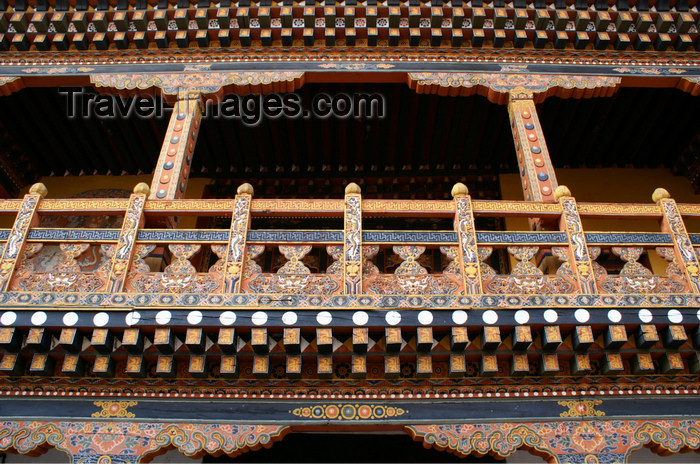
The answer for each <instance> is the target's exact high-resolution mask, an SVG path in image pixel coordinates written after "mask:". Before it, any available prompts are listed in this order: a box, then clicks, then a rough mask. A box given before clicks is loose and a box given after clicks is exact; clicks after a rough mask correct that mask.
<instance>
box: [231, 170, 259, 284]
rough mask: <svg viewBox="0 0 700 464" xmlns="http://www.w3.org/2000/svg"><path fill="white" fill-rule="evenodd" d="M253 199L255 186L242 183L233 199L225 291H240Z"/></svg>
mask: <svg viewBox="0 0 700 464" xmlns="http://www.w3.org/2000/svg"><path fill="white" fill-rule="evenodd" d="M252 200H253V186H252V185H250V184H242V185H241V186H239V187H238V190H237V193H236V198H235V199H234V200H233V217H232V218H231V229H230V231H229V238H228V248H227V250H226V257H225V258H224V259H225V260H226V261H224V262H225V263H226V266H224V269H225V271H224V293H240V291H241V279H242V278H243V271H244V269H243V267H244V263H245V254H246V246H245V245H246V238H247V235H248V229H249V228H250V203H251V202H252Z"/></svg>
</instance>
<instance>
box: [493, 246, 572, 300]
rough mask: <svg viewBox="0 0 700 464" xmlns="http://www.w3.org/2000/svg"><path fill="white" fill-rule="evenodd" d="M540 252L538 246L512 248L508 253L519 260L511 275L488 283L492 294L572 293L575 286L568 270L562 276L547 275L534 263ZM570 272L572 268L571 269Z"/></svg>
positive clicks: (498, 276)
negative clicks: (567, 272)
mask: <svg viewBox="0 0 700 464" xmlns="http://www.w3.org/2000/svg"><path fill="white" fill-rule="evenodd" d="M538 251H539V248H538V247H536V246H510V247H508V253H509V254H510V255H511V256H513V257H514V258H515V259H517V260H518V262H517V263H516V265H515V266H514V267H513V269H512V271H511V273H510V275H496V276H493V277H491V278H490V279H489V280H488V281H487V283H486V289H487V291H488V292H490V293H496V294H507V293H525V294H537V293H557V294H563V293H571V292H573V290H574V284H573V282H572V281H571V279H570V278H569V277H568V276H567V275H566V269H564V270H563V272H562V273H561V274H557V275H545V274H544V273H543V272H542V270H540V269H539V268H538V267H537V266H535V264H534V263H533V262H532V260H533V258H534V257H535V255H536V254H537V252H538ZM569 270H570V268H569Z"/></svg>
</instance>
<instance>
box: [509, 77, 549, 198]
mask: <svg viewBox="0 0 700 464" xmlns="http://www.w3.org/2000/svg"><path fill="white" fill-rule="evenodd" d="M508 115H509V117H510V127H511V129H512V131H513V141H514V142H515V152H516V154H517V156H518V166H519V167H520V181H521V182H522V184H523V193H524V195H525V200H527V201H540V202H546V203H554V202H555V201H556V200H555V199H554V191H555V190H556V188H557V178H556V176H555V174H554V167H553V166H552V161H551V160H550V158H549V151H548V150H547V143H546V142H545V140H544V134H543V133H542V126H541V125H540V120H539V118H538V117H537V109H536V108H535V102H534V100H533V94H532V92H527V91H525V92H520V91H512V92H510V94H509V99H508Z"/></svg>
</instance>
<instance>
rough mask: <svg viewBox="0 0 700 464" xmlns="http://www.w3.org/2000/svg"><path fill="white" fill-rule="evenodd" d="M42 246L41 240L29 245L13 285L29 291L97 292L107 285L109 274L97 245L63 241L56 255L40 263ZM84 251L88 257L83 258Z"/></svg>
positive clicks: (18, 288) (15, 287)
mask: <svg viewBox="0 0 700 464" xmlns="http://www.w3.org/2000/svg"><path fill="white" fill-rule="evenodd" d="M42 248H43V246H42V244H40V243H36V244H30V245H29V246H28V247H27V248H25V252H24V254H23V258H22V263H21V264H20V267H19V269H18V272H17V275H16V277H15V279H14V281H13V283H12V288H14V289H16V290H22V291H28V292H60V293H63V292H95V291H98V290H99V289H100V288H102V287H103V285H104V283H105V275H104V273H102V272H100V267H99V262H100V256H99V251H98V250H97V248H96V247H91V246H90V244H89V243H61V244H60V245H59V247H58V250H56V255H55V256H54V257H53V258H52V259H48V260H47V259H43V260H42V262H41V263H40V262H37V261H36V258H38V257H39V256H38V253H39V252H40V251H41V250H42ZM88 251H89V256H88ZM81 255H84V256H85V259H83V260H82V261H79V260H78V258H79V257H81ZM33 258H34V259H33ZM42 258H46V257H45V256H44V257H42ZM95 266H96V269H94V267H95Z"/></svg>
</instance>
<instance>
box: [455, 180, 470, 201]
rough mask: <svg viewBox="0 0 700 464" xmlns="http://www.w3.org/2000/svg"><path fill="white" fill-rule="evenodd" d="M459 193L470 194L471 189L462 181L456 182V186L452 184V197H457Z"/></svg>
mask: <svg viewBox="0 0 700 464" xmlns="http://www.w3.org/2000/svg"><path fill="white" fill-rule="evenodd" d="M457 195H469V189H468V188H467V186H466V185H464V184H463V183H461V182H457V183H456V184H454V186H452V198H454V197H456V196H457Z"/></svg>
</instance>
